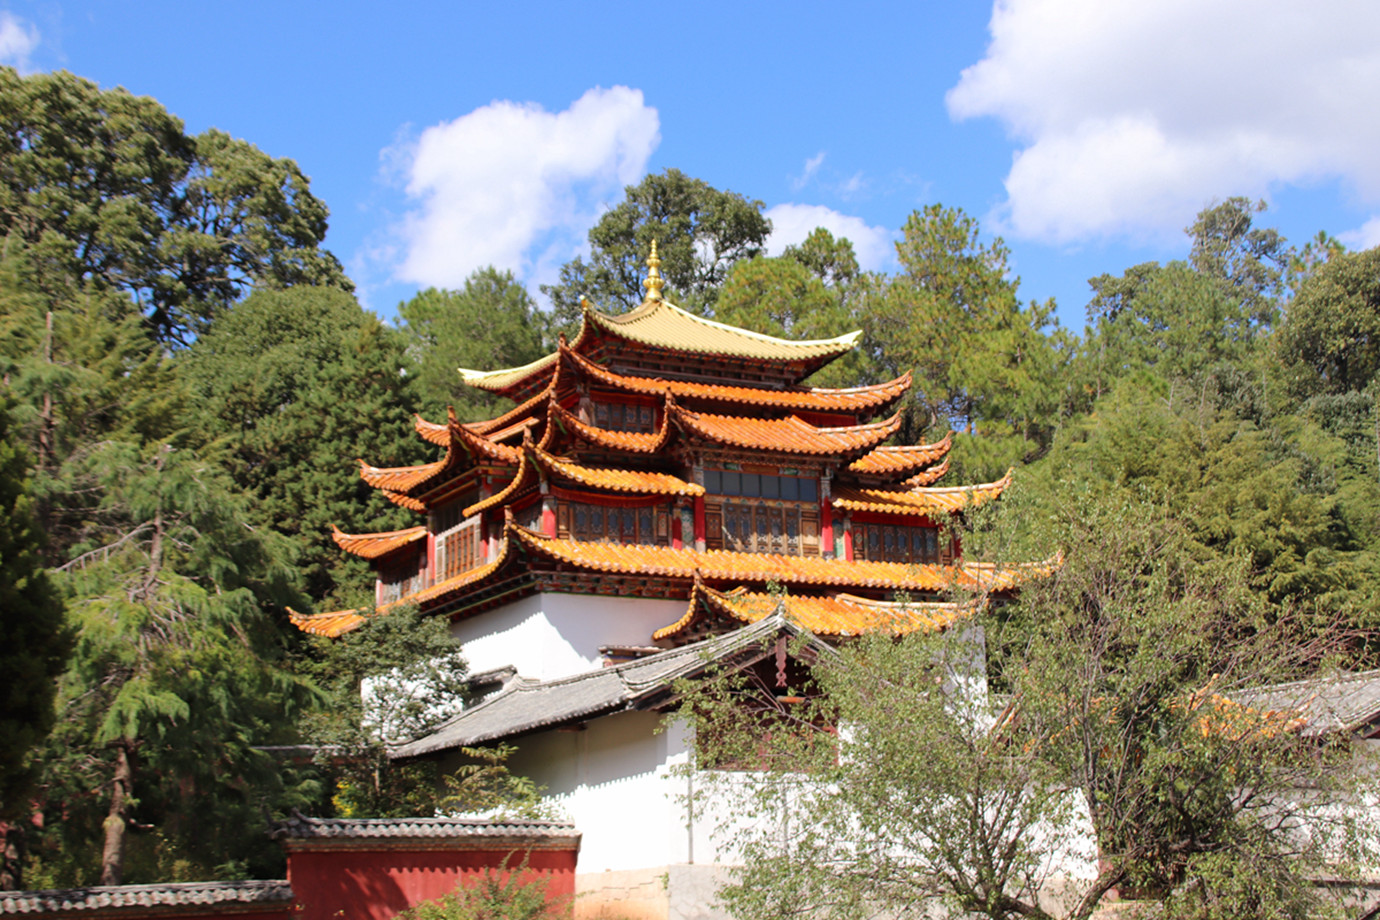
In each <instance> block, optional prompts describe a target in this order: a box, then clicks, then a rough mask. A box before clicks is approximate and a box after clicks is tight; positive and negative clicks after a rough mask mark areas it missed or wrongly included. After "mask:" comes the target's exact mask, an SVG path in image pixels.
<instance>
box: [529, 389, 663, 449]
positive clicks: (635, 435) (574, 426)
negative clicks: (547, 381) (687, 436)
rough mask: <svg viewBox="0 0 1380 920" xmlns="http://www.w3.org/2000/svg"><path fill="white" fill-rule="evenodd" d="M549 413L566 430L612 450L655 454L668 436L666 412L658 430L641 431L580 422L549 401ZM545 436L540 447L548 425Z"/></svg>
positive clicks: (549, 432) (548, 441) (571, 413)
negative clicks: (612, 428) (621, 429)
mask: <svg viewBox="0 0 1380 920" xmlns="http://www.w3.org/2000/svg"><path fill="white" fill-rule="evenodd" d="M550 412H551V416H552V418H554V419H556V420H558V421H559V422H560V423H561V424H562V425H563V426H564V427H565V428H566V429H567V430H569V431H570V432H571V433H572V434H575V435H576V436H577V437H580V438H582V439H583V440H586V441H588V442H590V443H591V444H596V445H598V446H600V447H606V448H609V449H611V450H626V451H628V452H630V453H635V454H655V453H658V452H659V451H660V450H661V449H662V448H663V447H665V446H666V442H667V440H668V439H669V436H670V431H671V428H670V425H669V424H667V419H668V418H669V415H664V416H663V417H662V420H661V430H659V431H656V432H651V433H645V432H640V431H612V430H610V429H608V428H599V427H596V426H594V425H591V424H589V423H587V422H582V421H580V418H579V416H577V415H575V413H573V412H571V411H570V410H568V409H564V408H562V407H561V406H560V405H559V404H558V403H556V402H554V401H553V402H552V403H551V409H550ZM547 435H548V437H545V438H543V439H542V446H543V447H546V446H549V443H550V437H549V436H550V435H551V427H550V426H549V425H548V426H547Z"/></svg>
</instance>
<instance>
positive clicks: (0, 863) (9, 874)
mask: <svg viewBox="0 0 1380 920" xmlns="http://www.w3.org/2000/svg"><path fill="white" fill-rule="evenodd" d="M27 842H28V839H27V836H26V831H25V828H24V824H23V822H14V823H11V822H9V821H3V822H0V890H3V891H17V890H19V889H22V888H23V887H24V850H25V844H26V843H27Z"/></svg>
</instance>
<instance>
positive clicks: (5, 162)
mask: <svg viewBox="0 0 1380 920" xmlns="http://www.w3.org/2000/svg"><path fill="white" fill-rule="evenodd" d="M0 176H3V177H4V179H3V181H0V234H5V235H14V236H17V237H18V238H20V239H22V240H24V241H25V242H26V243H28V244H29V245H30V246H32V247H34V250H35V252H36V254H37V257H38V261H39V263H40V264H41V265H42V266H43V273H44V274H45V275H52V276H56V277H60V278H62V279H64V280H72V279H77V280H82V279H89V280H92V281H95V282H97V284H98V285H100V286H104V287H109V288H111V289H115V290H120V291H123V292H125V293H126V294H128V295H130V296H131V297H132V298H133V299H134V300H135V301H136V302H138V303H140V304H141V305H142V306H143V308H144V310H145V312H146V314H147V317H148V321H149V323H150V326H151V328H152V329H153V331H154V332H155V333H156V335H157V337H158V338H159V339H160V340H161V341H163V342H171V343H182V344H185V343H186V342H188V341H189V340H190V339H191V338H193V337H194V336H196V335H197V334H199V333H200V332H202V331H204V329H205V328H206V324H207V323H208V322H209V321H210V320H211V319H212V318H213V317H214V316H215V315H216V314H217V313H218V312H220V311H222V310H224V309H225V308H226V307H228V306H229V305H230V304H232V303H233V302H234V301H235V300H236V299H238V298H239V297H240V296H242V295H243V294H244V292H245V290H246V289H247V288H248V287H249V286H250V285H253V284H267V285H275V286H285V285H292V284H304V283H305V284H331V285H338V286H341V287H345V288H349V286H350V285H349V281H348V280H346V278H345V276H344V274H343V272H342V271H341V268H340V264H339V262H337V261H336V259H335V257H334V256H332V255H330V254H329V253H327V252H325V251H323V250H321V249H320V248H319V247H320V243H321V240H322V239H323V238H324V237H325V233H326V216H327V210H326V206H325V205H324V204H322V203H321V202H320V201H319V200H318V199H316V198H315V197H313V196H312V194H311V192H310V190H309V187H308V186H309V184H308V181H307V178H306V177H305V176H304V175H303V174H302V172H301V170H300V169H298V167H297V165H296V164H295V163H293V162H292V161H291V160H286V159H273V158H271V157H269V156H267V155H266V154H264V153H263V152H262V151H260V150H258V149H257V148H255V147H254V146H252V145H250V144H247V143H245V142H244V141H239V140H235V139H233V138H231V137H229V136H228V135H225V134H223V133H221V132H219V131H215V130H211V131H207V132H206V133H204V134H202V135H199V136H197V137H188V136H187V135H186V134H184V133H183V125H182V122H181V120H180V119H178V118H176V117H174V116H172V115H170V114H169V113H168V112H167V111H166V110H165V109H164V108H163V106H162V105H160V104H159V103H158V102H157V101H155V100H153V99H150V98H148V97H141V96H133V95H131V94H130V93H128V92H126V91H125V90H123V89H118V88H117V89H113V90H102V89H100V88H99V87H98V86H96V85H95V84H94V83H91V82H90V81H87V80H83V79H81V78H79V77H75V76H73V75H72V74H69V73H66V72H57V73H51V74H35V75H33V76H29V77H20V76H19V75H18V74H17V73H15V71H14V70H13V69H11V68H3V69H0Z"/></svg>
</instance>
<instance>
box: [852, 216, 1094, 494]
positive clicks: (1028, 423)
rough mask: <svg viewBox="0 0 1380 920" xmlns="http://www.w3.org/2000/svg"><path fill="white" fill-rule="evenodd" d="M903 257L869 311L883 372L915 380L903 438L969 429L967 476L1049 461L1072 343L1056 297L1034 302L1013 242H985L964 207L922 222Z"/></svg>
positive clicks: (908, 233)
mask: <svg viewBox="0 0 1380 920" xmlns="http://www.w3.org/2000/svg"><path fill="white" fill-rule="evenodd" d="M896 252H897V255H898V257H899V258H900V261H901V267H902V271H901V273H900V274H899V275H897V276H896V277H894V278H891V279H876V280H875V281H874V282H873V283H872V284H871V285H870V287H869V289H868V290H867V291H866V292H865V294H864V295H863V302H862V304H861V306H860V312H861V315H862V316H863V319H864V323H863V328H864V329H865V330H867V337H866V339H865V346H864V347H865V348H867V350H868V353H869V356H870V358H871V360H872V363H873V366H874V367H875V368H877V369H878V370H880V371H881V372H882V373H883V374H886V375H895V374H900V373H903V372H904V371H907V370H910V371H913V372H914V374H915V389H914V393H915V401H914V402H913V403H911V404H910V405H909V407H908V409H909V416H908V418H907V420H906V421H907V424H906V426H905V428H904V431H903V435H902V436H903V438H904V439H906V440H909V441H914V440H918V439H920V438H922V437H925V436H926V434H927V432H928V434H929V436H933V435H935V434H941V435H942V433H943V432H944V431H946V430H948V429H949V428H950V427H953V428H957V429H959V430H960V431H961V432H963V433H965V434H966V435H967V436H969V437H968V438H967V439H966V440H967V441H970V442H971V443H969V444H968V445H967V447H965V450H964V451H961V452H959V454H960V459H961V460H962V462H963V463H965V464H967V466H966V467H964V468H963V469H962V470H960V471H959V472H960V473H961V474H962V475H965V476H967V475H970V474H976V475H978V476H1000V475H1001V473H1002V472H1003V471H1004V470H1005V468H1006V467H1007V466H1008V465H1010V464H1011V463H1013V462H1016V461H1019V460H1022V459H1031V458H1033V457H1035V456H1038V455H1039V454H1040V453H1041V452H1042V451H1043V450H1044V449H1046V448H1047V446H1048V444H1049V441H1050V438H1051V436H1052V434H1053V432H1054V431H1055V430H1056V428H1057V426H1058V421H1059V417H1060V414H1061V409H1062V403H1063V393H1062V390H1061V387H1060V382H1059V379H1058V378H1059V374H1058V369H1059V368H1060V367H1061V366H1062V365H1063V364H1064V363H1065V362H1066V360H1067V352H1068V350H1069V344H1070V343H1069V342H1068V341H1067V340H1066V338H1065V337H1064V336H1063V335H1062V334H1061V333H1059V331H1058V330H1057V327H1056V322H1055V319H1054V303H1053V301H1049V302H1047V303H1045V304H1035V303H1032V304H1029V305H1022V304H1021V302H1020V301H1019V299H1018V298H1017V289H1018V286H1019V279H1017V278H1015V277H1013V276H1011V274H1010V272H1009V269H1008V266H1007V258H1008V256H1009V251H1008V250H1007V248H1006V244H1005V243H1003V242H1002V240H1001V239H1000V238H996V239H993V240H991V241H989V242H983V241H982V238H981V233H980V228H979V226H978V222H977V221H976V220H975V219H974V218H972V217H969V216H968V215H966V214H964V213H963V211H962V210H959V209H955V208H945V207H943V206H942V205H937V204H935V205H929V206H927V207H926V208H925V209H924V210H923V211H917V212H916V213H914V214H912V215H911V216H910V219H909V220H907V221H906V225H905V228H904V236H903V239H902V240H901V242H899V243H897V244H896ZM1051 327H1055V328H1053V330H1052V334H1050V333H1047V332H1046V330H1047V329H1050V328H1051ZM973 436H976V437H973Z"/></svg>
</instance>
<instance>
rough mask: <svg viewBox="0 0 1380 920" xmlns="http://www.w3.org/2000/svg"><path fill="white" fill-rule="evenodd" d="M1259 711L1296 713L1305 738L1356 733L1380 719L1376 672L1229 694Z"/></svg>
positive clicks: (1379, 677)
mask: <svg viewBox="0 0 1380 920" xmlns="http://www.w3.org/2000/svg"><path fill="white" fill-rule="evenodd" d="M1229 695H1230V696H1232V697H1233V698H1234V699H1236V700H1237V701H1239V702H1241V703H1243V704H1245V705H1247V706H1254V707H1256V708H1259V709H1266V710H1274V711H1278V712H1287V711H1297V712H1298V713H1300V714H1301V715H1302V716H1303V718H1304V719H1305V720H1306V724H1305V725H1304V727H1303V734H1305V735H1322V734H1327V733H1328V732H1334V731H1358V730H1361V729H1363V728H1365V727H1366V726H1367V725H1369V724H1371V723H1372V722H1374V721H1376V719H1377V717H1380V671H1361V672H1357V673H1346V672H1342V673H1339V674H1333V675H1329V676H1325V677H1315V678H1310V679H1309V680H1299V681H1293V682H1291V683H1287V684H1273V685H1270V686H1267V687H1255V688H1252V689H1249V690H1242V691H1240V692H1238V693H1233V694H1229Z"/></svg>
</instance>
